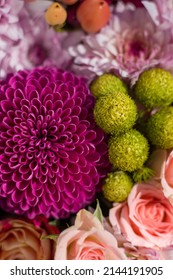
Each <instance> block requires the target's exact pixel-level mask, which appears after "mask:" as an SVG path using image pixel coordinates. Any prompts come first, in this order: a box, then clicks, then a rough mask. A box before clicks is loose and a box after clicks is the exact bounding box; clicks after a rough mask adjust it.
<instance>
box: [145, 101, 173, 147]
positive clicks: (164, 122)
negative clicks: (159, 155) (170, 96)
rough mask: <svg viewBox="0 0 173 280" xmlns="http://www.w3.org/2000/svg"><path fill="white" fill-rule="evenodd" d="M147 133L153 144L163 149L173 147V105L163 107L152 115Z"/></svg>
mask: <svg viewBox="0 0 173 280" xmlns="http://www.w3.org/2000/svg"><path fill="white" fill-rule="evenodd" d="M146 133H147V137H148V139H149V141H150V142H151V143H152V144H153V145H155V146H157V147H159V148H162V149H171V148H173V107H172V106H169V107H167V108H163V109H161V110H160V111H158V112H157V113H155V114H154V115H152V116H151V117H150V118H149V120H148V123H147V126H146Z"/></svg>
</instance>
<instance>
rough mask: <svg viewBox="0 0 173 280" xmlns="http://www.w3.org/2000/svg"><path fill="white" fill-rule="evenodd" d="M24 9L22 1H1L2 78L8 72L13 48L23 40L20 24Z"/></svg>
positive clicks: (0, 57)
mask: <svg viewBox="0 0 173 280" xmlns="http://www.w3.org/2000/svg"><path fill="white" fill-rule="evenodd" d="M22 7H23V1H22V0H18V1H14V0H0V78H1V77H3V76H5V74H6V71H8V63H9V58H10V57H11V56H12V53H11V52H12V49H11V48H12V47H13V46H14V45H16V44H17V43H18V42H19V41H20V40H21V39H22V38H23V30H22V28H21V26H20V23H19V13H20V11H21V9H22Z"/></svg>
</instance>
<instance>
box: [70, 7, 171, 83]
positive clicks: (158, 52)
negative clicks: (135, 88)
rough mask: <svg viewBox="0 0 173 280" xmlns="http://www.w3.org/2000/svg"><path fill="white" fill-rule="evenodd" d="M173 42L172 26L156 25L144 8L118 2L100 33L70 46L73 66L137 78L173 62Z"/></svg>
mask: <svg viewBox="0 0 173 280" xmlns="http://www.w3.org/2000/svg"><path fill="white" fill-rule="evenodd" d="M172 51H173V43H172V41H171V34H170V31H169V30H162V29H159V26H158V27H157V26H156V25H155V23H154V22H153V20H152V19H151V17H150V15H149V14H148V12H147V11H146V9H145V8H135V7H134V6H132V5H130V6H129V5H124V4H122V3H120V4H118V5H117V7H116V8H115V11H114V13H113V14H112V18H111V20H110V22H109V24H108V25H107V26H106V27H104V28H103V29H102V30H101V31H100V32H98V33H97V34H91V35H87V36H83V38H82V42H81V43H80V44H78V45H77V46H75V47H71V48H69V52H70V54H71V55H72V57H74V65H73V69H74V70H75V71H76V73H78V72H80V73H81V72H82V73H83V75H86V76H88V75H89V76H90V77H91V78H93V77H94V76H95V74H96V75H101V74H103V73H104V72H108V71H110V70H114V71H115V72H119V74H120V75H121V76H122V77H124V78H128V79H130V80H131V82H132V84H133V83H134V82H135V81H136V79H137V78H138V76H139V74H140V73H141V72H143V71H144V70H146V69H148V68H151V67H154V66H160V67H163V68H167V69H169V67H172V65H173V58H172Z"/></svg>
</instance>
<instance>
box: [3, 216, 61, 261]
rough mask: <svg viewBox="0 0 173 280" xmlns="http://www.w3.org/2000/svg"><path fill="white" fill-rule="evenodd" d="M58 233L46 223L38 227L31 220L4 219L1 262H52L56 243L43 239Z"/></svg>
mask: <svg viewBox="0 0 173 280" xmlns="http://www.w3.org/2000/svg"><path fill="white" fill-rule="evenodd" d="M41 221H42V218H41ZM47 222H48V221H47ZM57 233H58V229H57V228H55V227H53V226H52V227H51V226H50V225H49V226H48V225H47V223H46V221H43V223H41V224H40V226H39V227H37V226H35V225H34V224H33V223H32V222H31V221H29V220H24V219H20V218H19V219H13V218H8V219H4V220H2V221H0V244H1V246H0V260H51V259H52V258H53V256H54V252H55V243H54V241H53V240H50V239H41V237H42V236H47V235H48V234H57Z"/></svg>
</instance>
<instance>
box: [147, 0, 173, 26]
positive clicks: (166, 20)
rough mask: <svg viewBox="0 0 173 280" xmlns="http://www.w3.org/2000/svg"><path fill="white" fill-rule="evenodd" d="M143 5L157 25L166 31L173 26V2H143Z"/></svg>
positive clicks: (161, 0)
mask: <svg viewBox="0 0 173 280" xmlns="http://www.w3.org/2000/svg"><path fill="white" fill-rule="evenodd" d="M142 3H143V5H144V6H145V7H146V9H147V10H148V12H149V14H150V16H151V17H152V19H153V20H154V21H155V23H156V24H157V25H162V27H163V28H164V29H165V28H169V27H170V26H173V1H172V0H164V1H163V0H153V1H146V0H143V1H142Z"/></svg>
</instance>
